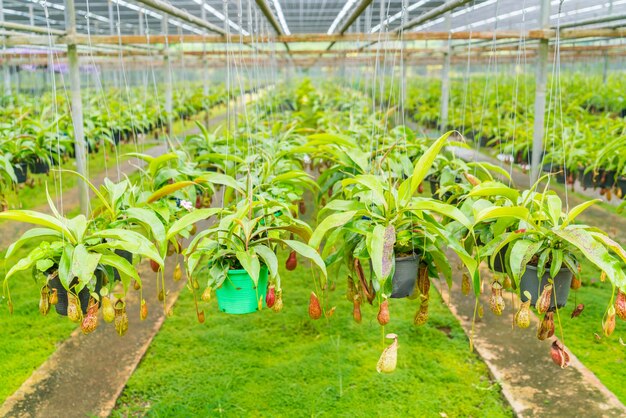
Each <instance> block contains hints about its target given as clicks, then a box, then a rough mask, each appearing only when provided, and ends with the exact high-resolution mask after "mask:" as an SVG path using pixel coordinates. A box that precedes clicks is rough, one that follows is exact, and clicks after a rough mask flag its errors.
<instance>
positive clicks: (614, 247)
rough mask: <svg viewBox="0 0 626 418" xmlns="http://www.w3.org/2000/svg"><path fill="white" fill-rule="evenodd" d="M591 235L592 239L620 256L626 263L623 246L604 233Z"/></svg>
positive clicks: (625, 253) (591, 233) (592, 233)
mask: <svg viewBox="0 0 626 418" xmlns="http://www.w3.org/2000/svg"><path fill="white" fill-rule="evenodd" d="M589 234H590V235H591V236H592V237H594V238H595V239H596V240H597V241H600V242H601V243H602V244H604V245H605V246H607V247H609V248H610V249H611V250H613V252H614V253H615V254H617V255H619V256H620V258H621V259H622V261H623V262H625V263H626V251H625V250H624V248H623V247H622V246H621V245H619V243H617V242H615V241H613V240H612V239H611V238H609V237H608V236H606V235H605V234H603V233H599V232H590V233H589Z"/></svg>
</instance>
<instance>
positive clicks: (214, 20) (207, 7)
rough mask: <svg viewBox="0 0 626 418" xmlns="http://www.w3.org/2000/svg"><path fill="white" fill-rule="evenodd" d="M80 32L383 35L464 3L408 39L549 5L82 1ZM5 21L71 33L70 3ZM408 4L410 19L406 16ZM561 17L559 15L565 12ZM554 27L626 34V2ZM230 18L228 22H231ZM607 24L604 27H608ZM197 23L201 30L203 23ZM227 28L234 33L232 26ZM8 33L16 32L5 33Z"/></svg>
mask: <svg viewBox="0 0 626 418" xmlns="http://www.w3.org/2000/svg"><path fill="white" fill-rule="evenodd" d="M74 2H75V9H76V16H77V31H78V33H81V34H91V35H116V34H118V27H119V34H122V35H133V34H134V35H138V34H142V33H147V34H162V33H164V31H163V23H162V22H163V16H164V12H163V11H162V10H159V7H158V6H159V5H163V4H164V5H166V6H169V7H171V6H173V7H174V8H176V9H177V10H179V11H183V12H186V13H188V14H189V15H191V16H193V17H195V18H196V19H202V20H204V21H206V22H208V23H209V24H210V25H209V26H210V27H211V28H213V29H214V30H211V29H210V28H207V27H201V26H200V25H198V24H194V23H193V22H190V21H188V20H187V19H183V18H181V17H180V16H179V17H172V18H170V19H169V20H168V23H169V24H168V29H167V32H168V33H169V34H170V35H175V34H211V35H215V34H216V32H222V33H223V31H224V30H228V31H229V32H230V33H231V34H233V35H238V34H243V35H248V34H263V33H269V34H276V33H277V32H279V34H282V35H290V34H295V35H297V34H339V33H378V32H379V31H380V30H381V29H382V30H383V31H393V30H396V29H398V28H399V27H400V26H401V25H402V23H403V19H405V22H411V20H413V19H416V18H418V17H419V16H421V15H424V13H428V12H429V11H433V10H436V9H437V8H441V7H442V5H445V4H449V3H457V4H459V6H458V7H455V8H453V9H451V14H450V17H451V19H450V21H449V22H446V21H445V15H444V14H435V16H434V17H433V18H432V19H428V20H426V21H424V22H422V23H420V24H418V25H414V26H412V27H411V28H410V29H408V31H433V32H437V31H439V32H448V31H451V32H453V33H454V32H462V31H492V30H522V29H523V30H532V29H539V28H540V27H541V25H540V18H539V16H540V3H541V0H473V1H454V0H404V2H403V0H347V1H336V0H317V1H311V0H306V1H305V0H228V1H227V2H224V1H223V0H170V1H166V0H111V1H109V0H74ZM1 3H2V12H3V15H4V20H5V21H6V22H9V23H17V24H20V25H29V26H36V27H39V28H43V29H46V30H47V29H48V28H50V29H52V30H59V31H61V30H64V29H65V3H66V1H64V0H2V1H1ZM403 3H405V5H406V7H407V9H406V15H405V16H403V14H402V10H403ZM561 3H562V5H561ZM560 6H561V12H560V13H559V7H560ZM550 8H551V9H550V25H551V26H556V25H557V23H559V24H561V25H571V24H575V23H580V22H583V23H584V22H587V21H589V22H592V21H593V20H594V19H597V18H606V17H611V18H612V19H611V20H610V21H608V22H599V23H596V24H588V25H585V26H584V27H585V28H593V27H599V26H601V27H610V28H614V27H623V26H625V25H626V0H612V1H611V0H565V1H561V0H552V1H550ZM226 15H227V16H228V17H227V18H225V16H226ZM600 20H602V19H600ZM196 23H197V22H196ZM225 23H227V25H226V24H225ZM5 29H13V30H14V29H15V28H9V27H5Z"/></svg>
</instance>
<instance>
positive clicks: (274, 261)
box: [254, 244, 278, 278]
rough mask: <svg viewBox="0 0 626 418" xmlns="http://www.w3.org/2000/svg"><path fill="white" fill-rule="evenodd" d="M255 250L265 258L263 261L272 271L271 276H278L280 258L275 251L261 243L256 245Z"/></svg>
mask: <svg viewBox="0 0 626 418" xmlns="http://www.w3.org/2000/svg"><path fill="white" fill-rule="evenodd" d="M254 251H256V253H257V254H258V255H259V256H260V257H261V258H262V259H263V262H264V263H265V265H266V266H267V269H268V270H269V272H270V277H272V278H276V277H278V258H277V257H276V254H274V251H272V250H271V249H270V248H269V247H267V246H265V245H261V244H258V245H255V246H254Z"/></svg>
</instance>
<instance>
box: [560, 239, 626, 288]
mask: <svg viewBox="0 0 626 418" xmlns="http://www.w3.org/2000/svg"><path fill="white" fill-rule="evenodd" d="M554 233H555V234H556V235H558V236H559V237H560V238H562V239H563V240H565V241H567V242H568V243H570V244H571V245H573V246H575V247H576V248H578V249H579V250H580V252H581V253H582V254H583V256H584V257H585V258H586V259H587V260H589V261H590V262H592V263H593V264H595V265H596V267H598V268H599V269H600V270H602V271H604V272H605V273H606V275H607V277H608V278H609V280H611V282H612V283H613V284H614V285H616V286H618V287H619V288H620V289H624V288H625V286H626V275H625V274H624V271H623V270H622V268H621V266H620V265H619V262H618V260H617V259H615V258H614V257H612V256H611V254H609V252H608V250H607V249H606V247H604V245H602V244H601V243H600V242H598V241H596V239H595V238H594V237H593V236H592V235H591V234H590V233H589V232H587V231H585V230H583V229H564V230H554Z"/></svg>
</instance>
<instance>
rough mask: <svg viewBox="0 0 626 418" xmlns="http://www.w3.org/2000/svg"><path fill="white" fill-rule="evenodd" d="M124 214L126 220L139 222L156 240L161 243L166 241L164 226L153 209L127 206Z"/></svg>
mask: <svg viewBox="0 0 626 418" xmlns="http://www.w3.org/2000/svg"><path fill="white" fill-rule="evenodd" d="M125 214H126V221H127V222H134V223H138V224H140V225H141V226H143V227H144V229H145V230H146V232H147V233H148V234H149V235H151V236H152V237H154V239H155V240H156V241H157V242H159V243H162V242H164V241H166V239H165V227H164V226H163V222H161V219H160V218H159V217H158V216H157V214H156V213H155V212H154V211H152V210H150V209H144V208H128V209H126V211H125Z"/></svg>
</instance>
